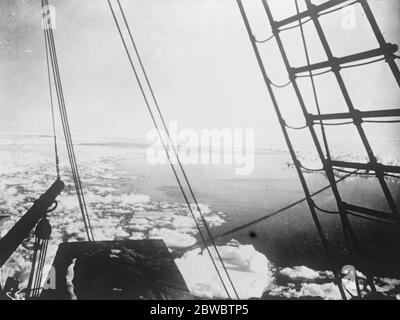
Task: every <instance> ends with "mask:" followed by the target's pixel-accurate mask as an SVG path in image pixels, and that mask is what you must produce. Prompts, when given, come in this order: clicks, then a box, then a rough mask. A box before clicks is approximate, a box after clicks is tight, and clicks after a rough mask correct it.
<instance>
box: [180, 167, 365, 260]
mask: <svg viewBox="0 0 400 320" xmlns="http://www.w3.org/2000/svg"><path fill="white" fill-rule="evenodd" d="M358 171H359V169H357V170H354V171H352V172H350V173H348V174H347V175H344V176H342V177H340V178H338V179H337V180H336V181H335V182H336V183H340V182H342V181H344V180H346V179H347V178H349V177H350V176H352V175H353V174H356V173H357V172H358ZM330 188H331V185H330V184H329V185H326V186H325V187H323V188H321V189H319V190H317V191H315V192H313V193H312V194H311V195H310V196H311V197H314V196H316V195H318V194H320V193H322V192H324V191H326V190H328V189H330ZM305 201H307V197H303V198H301V199H299V200H297V201H294V202H292V203H291V204H289V205H287V206H285V207H283V208H281V209H278V210H276V211H274V212H272V213H270V214H267V215H265V216H263V217H261V218H258V219H255V220H252V221H250V222H247V223H245V224H242V225H240V226H238V227H236V228H233V229H231V230H228V231H225V232H223V233H221V234H219V235H217V236H215V237H214V239H220V238H223V237H226V236H228V235H231V234H233V233H237V232H239V231H242V230H243V229H247V228H249V227H251V226H254V225H256V224H258V223H261V222H263V221H265V220H268V219H270V218H273V217H275V216H277V215H279V214H281V213H285V212H287V210H289V209H291V208H294V207H295V206H297V205H299V204H301V203H303V202H305ZM200 244H201V243H196V244H194V245H192V246H189V247H186V248H183V249H177V250H175V251H173V252H174V253H179V252H182V251H188V250H192V249H193V248H196V247H198V246H199V245H200Z"/></svg>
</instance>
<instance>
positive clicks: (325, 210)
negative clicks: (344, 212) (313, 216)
mask: <svg viewBox="0 0 400 320" xmlns="http://www.w3.org/2000/svg"><path fill="white" fill-rule="evenodd" d="M314 208H315V209H317V210H319V211H321V212H323V213H328V214H340V212H339V211H331V210H327V209H323V208H321V207H319V206H318V205H317V204H316V203H315V202H314Z"/></svg>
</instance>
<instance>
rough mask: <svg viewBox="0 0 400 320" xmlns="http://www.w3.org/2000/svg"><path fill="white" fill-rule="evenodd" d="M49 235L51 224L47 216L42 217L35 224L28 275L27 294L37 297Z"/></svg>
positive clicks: (29, 296) (30, 296)
mask: <svg viewBox="0 0 400 320" xmlns="http://www.w3.org/2000/svg"><path fill="white" fill-rule="evenodd" d="M50 235H51V226H50V223H49V221H48V220H47V218H42V219H41V220H40V221H39V222H38V223H37V225H36V229H35V244H34V253H33V259H32V267H31V272H30V275H29V280H28V286H27V289H26V291H27V296H28V298H33V297H39V296H40V289H41V288H42V279H43V269H44V265H45V262H46V255H47V248H48V244H49V238H50Z"/></svg>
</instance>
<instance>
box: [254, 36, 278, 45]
mask: <svg viewBox="0 0 400 320" xmlns="http://www.w3.org/2000/svg"><path fill="white" fill-rule="evenodd" d="M253 37H254V41H255V42H257V43H266V42H268V41H270V40H272V39H273V38H275V36H274V35H272V36H270V37H268V38H267V39H265V40H257V39H256V37H255V36H253Z"/></svg>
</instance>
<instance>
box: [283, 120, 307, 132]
mask: <svg viewBox="0 0 400 320" xmlns="http://www.w3.org/2000/svg"><path fill="white" fill-rule="evenodd" d="M285 127H286V128H289V129H292V130H303V129H305V128H308V124H306V125H304V126H301V127H295V126H291V125H288V124H287V123H286V121H285Z"/></svg>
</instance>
